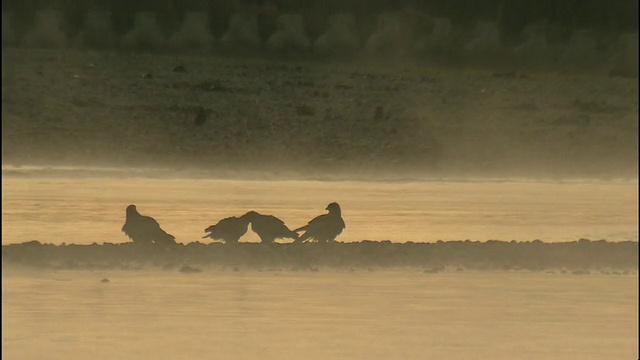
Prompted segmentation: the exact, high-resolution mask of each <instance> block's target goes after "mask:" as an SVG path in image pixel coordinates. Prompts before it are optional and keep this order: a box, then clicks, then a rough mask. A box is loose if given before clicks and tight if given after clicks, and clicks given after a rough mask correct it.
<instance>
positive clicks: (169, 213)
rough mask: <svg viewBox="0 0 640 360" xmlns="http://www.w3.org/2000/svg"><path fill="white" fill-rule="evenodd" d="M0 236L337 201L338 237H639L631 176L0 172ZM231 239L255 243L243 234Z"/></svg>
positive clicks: (173, 221) (190, 234) (198, 227)
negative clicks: (222, 176)
mask: <svg viewBox="0 0 640 360" xmlns="http://www.w3.org/2000/svg"><path fill="white" fill-rule="evenodd" d="M2 190H3V191H2V230H3V231H2V243H3V244H7V243H17V242H24V241H30V240H39V241H41V242H47V243H54V244H60V243H62V242H66V243H76V244H90V243H93V242H97V243H102V242H113V243H120V242H127V241H129V239H128V238H127V237H126V236H125V235H124V234H123V233H122V232H121V230H120V229H121V227H122V225H123V224H124V220H125V208H126V207H127V205H129V204H136V205H137V206H138V210H139V211H140V213H142V214H144V215H149V216H152V217H154V218H155V219H156V220H158V222H159V223H160V224H161V226H162V227H163V228H164V229H165V230H166V231H167V232H169V233H170V234H173V235H174V236H176V238H177V240H178V241H179V242H182V243H190V242H193V241H198V240H200V241H203V242H208V241H210V240H209V239H205V240H202V239H201V238H202V236H203V235H204V229H205V228H206V227H208V226H209V225H212V224H215V223H216V222H217V221H218V220H220V219H222V218H224V217H228V216H239V215H242V214H244V213H245V212H247V211H249V210H256V211H258V212H262V213H265V214H271V215H275V216H277V217H279V218H281V219H282V220H283V221H284V222H285V223H286V224H287V225H289V227H291V228H292V229H293V228H296V227H300V226H302V225H305V224H306V223H307V222H308V221H309V220H310V219H312V218H313V217H315V216H317V215H320V214H323V213H325V207H326V206H327V204H328V203H330V202H333V201H337V202H339V203H340V205H341V206H342V211H343V217H344V220H345V222H346V224H347V228H346V230H345V231H344V232H343V234H342V235H341V236H340V237H339V238H338V240H339V241H360V240H364V239H368V240H391V241H394V242H405V241H416V242H434V241H437V240H440V239H441V240H465V239H471V240H481V241H484V240H490V239H497V240H518V241H527V240H534V239H540V240H542V241H549V242H555V241H573V240H578V239H580V238H588V239H592V240H599V239H607V240H610V241H620V240H636V241H637V240H638V183H637V181H636V182H617V183H616V182H609V183H607V182H571V183H560V182H525V181H518V182H516V181H512V182H508V181H503V182H497V181H494V182H491V181H482V182H479V181H476V182H472V181H469V182H437V181H427V182H405V183H400V182H396V183H389V182H387V183H383V182H355V181H332V182H315V181H240V180H237V181H230V180H202V179H197V180H152V179H142V178H132V179H71V178H68V179H61V178H49V179H47V178H19V177H4V178H3V179H2ZM241 241H258V238H257V237H256V236H255V235H254V234H253V233H252V232H249V233H247V235H246V236H245V237H244V238H243V239H242V240H241Z"/></svg>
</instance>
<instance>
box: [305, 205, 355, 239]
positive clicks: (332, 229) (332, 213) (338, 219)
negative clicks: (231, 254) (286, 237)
mask: <svg viewBox="0 0 640 360" xmlns="http://www.w3.org/2000/svg"><path fill="white" fill-rule="evenodd" d="M326 210H327V211H328V212H329V213H328V214H324V215H320V216H318V217H316V218H314V219H313V220H311V221H309V223H308V224H307V225H305V226H303V227H301V228H298V229H295V230H293V231H295V232H300V231H304V232H305V233H304V234H302V235H301V236H300V238H299V240H298V241H296V242H304V241H306V240H316V241H318V242H325V243H328V242H333V241H335V240H336V238H337V237H338V235H340V234H341V233H342V230H343V229H344V228H346V225H345V224H344V220H342V212H341V210H340V205H338V203H331V204H329V205H327V208H326Z"/></svg>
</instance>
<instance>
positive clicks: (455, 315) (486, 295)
mask: <svg viewBox="0 0 640 360" xmlns="http://www.w3.org/2000/svg"><path fill="white" fill-rule="evenodd" d="M103 278H108V279H109V280H110V282H108V283H102V282H101V281H100V280H101V279H103ZM637 282H638V278H637V276H636V275H628V276H623V275H620V276H605V275H599V274H592V275H585V276H575V275H569V274H559V273H556V274H548V273H515V272H478V273H476V272H462V273H440V274H423V273H422V272H420V271H417V270H411V269H405V270H397V271H376V272H369V271H365V272H359V271H356V272H342V273H339V272H333V271H331V270H329V269H321V270H320V271H319V272H317V273H309V272H305V273H299V272H257V271H249V270H247V271H244V270H241V271H239V272H233V271H231V272H228V271H227V272H222V271H220V270H216V271H213V270H205V271H204V272H202V273H198V274H188V275H186V274H180V273H178V272H165V271H117V270H114V271H104V272H90V271H42V272H31V273H25V272H24V270H20V271H18V270H15V269H4V271H3V275H2V355H3V358H5V359H65V360H68V359H94V360H95V359H385V360H386V359H636V358H637V356H638V352H637V351H638V296H637V294H638V293H637V292H638V285H637Z"/></svg>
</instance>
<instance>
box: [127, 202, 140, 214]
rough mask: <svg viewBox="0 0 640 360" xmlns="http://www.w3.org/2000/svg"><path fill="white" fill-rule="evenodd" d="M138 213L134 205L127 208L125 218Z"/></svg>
mask: <svg viewBox="0 0 640 360" xmlns="http://www.w3.org/2000/svg"><path fill="white" fill-rule="evenodd" d="M137 213H138V209H137V208H136V206H135V205H129V206H127V216H131V215H134V214H137Z"/></svg>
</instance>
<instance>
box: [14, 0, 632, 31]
mask: <svg viewBox="0 0 640 360" xmlns="http://www.w3.org/2000/svg"><path fill="white" fill-rule="evenodd" d="M45 9H55V10H58V11H60V12H61V13H62V14H63V16H64V20H65V25H66V27H67V28H66V29H65V30H66V31H67V32H68V33H69V34H70V35H71V34H73V33H76V32H77V31H79V29H80V28H81V27H82V26H83V21H84V16H85V14H86V13H87V12H88V11H95V10H106V11H110V12H111V13H112V16H113V24H114V26H115V30H116V31H117V32H118V33H120V34H123V33H126V32H127V31H128V30H130V29H131V27H132V26H133V22H134V17H135V13H137V12H144V11H150V12H154V13H156V14H157V16H158V20H159V21H160V22H161V24H162V25H163V26H164V27H165V29H166V31H167V32H172V31H175V30H176V29H177V28H178V27H179V26H180V24H181V22H182V19H183V16H184V13H185V12H187V11H201V12H207V13H208V14H209V19H210V26H211V31H212V33H213V34H214V35H215V36H219V35H220V34H222V33H223V32H224V31H225V30H226V29H227V28H228V25H229V20H230V18H231V16H232V15H233V14H235V13H238V12H241V11H255V12H256V13H258V15H259V16H261V17H263V19H262V20H263V21H262V26H261V27H262V29H261V30H262V32H264V33H269V32H270V31H272V29H271V27H274V26H275V22H274V21H269V19H266V20H265V19H264V18H275V17H277V15H278V14H283V13H300V14H302V15H303V16H304V18H305V23H306V26H307V28H308V29H307V30H308V31H309V33H310V35H312V36H313V35H316V34H317V33H319V32H320V31H321V29H323V28H324V26H325V22H326V19H327V17H328V16H329V15H331V14H335V13H341V12H346V13H352V14H354V15H356V17H357V19H358V21H359V23H360V27H361V28H362V29H361V30H362V31H367V30H368V29H371V28H373V27H374V26H375V22H376V16H377V15H378V14H380V13H382V12H388V11H399V10H405V11H406V10H407V9H411V11H416V12H420V13H423V14H426V15H428V16H432V17H446V18H449V19H451V21H452V22H453V23H454V24H457V25H458V26H461V27H467V26H472V25H473V24H474V23H475V22H477V21H486V20H490V21H497V22H498V23H499V25H500V28H501V31H502V32H503V35H509V34H517V33H519V32H520V31H521V30H522V29H523V28H524V27H525V26H527V25H529V24H533V23H544V24H547V25H554V26H559V27H562V28H564V29H566V30H567V31H570V30H573V29H580V28H587V29H592V30H596V31H599V32H607V33H609V32H615V33H619V32H630V31H637V30H638V1H637V0H536V1H529V0H482V1H480V0H414V1H392V0H325V1H299V0H253V1H251V0H186V1H185V0H138V1H130V0H106V1H98V0H86V1H76V0H7V1H3V2H2V11H3V12H6V11H9V12H13V13H14V14H15V15H16V16H17V19H18V23H19V24H20V26H21V27H24V28H28V27H29V26H30V22H31V21H32V19H33V15H34V14H35V12H36V11H38V10H45Z"/></svg>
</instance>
